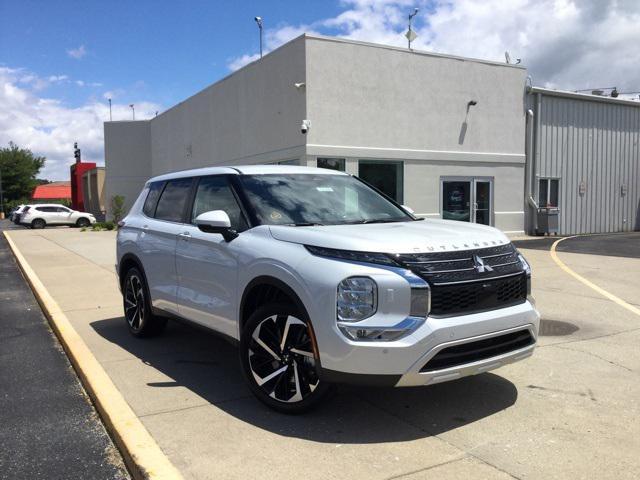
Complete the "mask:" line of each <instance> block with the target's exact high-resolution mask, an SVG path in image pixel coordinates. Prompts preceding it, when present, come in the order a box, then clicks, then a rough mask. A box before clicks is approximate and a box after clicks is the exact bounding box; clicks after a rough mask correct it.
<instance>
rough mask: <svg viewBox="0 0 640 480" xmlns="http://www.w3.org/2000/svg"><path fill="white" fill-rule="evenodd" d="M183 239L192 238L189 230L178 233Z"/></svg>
mask: <svg viewBox="0 0 640 480" xmlns="http://www.w3.org/2000/svg"><path fill="white" fill-rule="evenodd" d="M178 237H180V238H181V239H182V240H189V239H190V238H191V234H190V233H189V232H182V233H179V234H178Z"/></svg>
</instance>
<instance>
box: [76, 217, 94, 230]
mask: <svg viewBox="0 0 640 480" xmlns="http://www.w3.org/2000/svg"><path fill="white" fill-rule="evenodd" d="M89 225H91V222H90V221H89V219H88V218H85V217H80V218H79V219H78V220H77V221H76V227H80V228H84V227H88V226H89Z"/></svg>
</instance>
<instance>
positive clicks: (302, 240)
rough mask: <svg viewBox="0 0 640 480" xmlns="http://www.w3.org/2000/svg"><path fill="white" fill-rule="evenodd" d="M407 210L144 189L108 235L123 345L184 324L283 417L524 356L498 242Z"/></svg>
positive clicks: (377, 195) (245, 189)
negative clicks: (114, 235)
mask: <svg viewBox="0 0 640 480" xmlns="http://www.w3.org/2000/svg"><path fill="white" fill-rule="evenodd" d="M408 210H409V209H408V208H406V207H402V206H400V205H398V204H396V203H395V202H393V201H392V200H391V199H389V198H387V197H386V196H384V195H383V194H382V193H381V192H378V191H377V190H375V189H374V188H372V187H370V186H369V185H367V184H366V183H364V182H363V181H362V180H360V179H358V178H357V177H354V176H351V175H347V174H344V173H341V172H336V171H332V170H324V169H315V168H307V167H289V166H258V165H254V166H244V167H216V168H204V169H199V170H190V171H183V172H178V173H173V174H168V175H162V176H159V177H156V178H152V179H151V180H149V181H148V182H147V184H146V185H145V187H144V190H143V191H142V193H141V194H140V196H139V198H138V199H137V201H136V202H135V204H134V205H133V207H132V208H131V211H130V212H129V214H128V215H127V216H126V218H125V219H124V220H123V221H122V222H120V227H121V228H120V229H119V231H118V240H117V242H118V245H117V259H118V264H117V266H116V268H117V272H118V274H119V278H120V287H121V290H122V294H123V299H124V311H125V318H126V321H127V324H128V327H129V330H130V331H131V333H133V334H134V335H136V336H140V337H141V336H148V335H153V334H157V333H159V332H161V331H162V329H163V328H164V326H165V324H166V319H167V318H168V317H180V318H182V319H186V320H188V321H191V322H195V323H197V324H200V325H203V326H205V327H208V328H210V329H212V330H215V331H217V332H219V333H222V334H224V335H226V336H228V337H230V338H231V339H233V340H235V341H238V342H239V348H240V360H241V365H242V369H243V371H244V374H245V376H246V379H247V381H248V383H249V386H250V387H251V390H252V391H253V392H254V394H255V395H256V396H257V397H258V398H259V399H260V400H262V401H263V402H264V403H266V404H267V405H269V406H271V407H273V408H275V409H277V410H280V411H284V412H298V411H302V410H305V409H307V408H309V407H311V406H312V405H314V404H316V403H317V401H318V400H319V399H320V398H321V397H322V395H323V394H324V393H325V392H326V391H327V389H328V386H329V385H330V384H331V383H336V382H338V383H343V382H347V383H359V384H369V385H386V386H398V387H400V386H410V385H428V384H433V383H437V382H443V381H447V380H453V379H457V378H460V377H463V376H466V375H473V374H477V373H482V372H486V371H488V370H491V369H494V368H497V367H500V366H502V365H505V364H507V363H510V362H514V361H517V360H521V359H523V358H526V357H528V356H529V355H531V354H532V353H533V349H534V346H535V343H536V340H537V335H538V325H539V315H538V312H537V311H536V309H535V308H534V305H533V302H532V300H531V298H530V288H531V286H530V285H531V271H530V268H529V265H528V264H527V262H526V261H525V259H524V258H523V257H522V256H521V255H520V254H519V253H518V251H517V250H516V249H515V247H514V246H513V245H512V244H511V243H510V241H509V240H508V239H507V238H506V237H505V235H504V234H502V233H501V232H500V231H498V230H496V229H494V228H491V227H486V226H481V225H474V224H469V223H463V222H453V221H444V220H423V219H421V218H416V217H414V216H413V215H412V214H411V213H409V211H408Z"/></svg>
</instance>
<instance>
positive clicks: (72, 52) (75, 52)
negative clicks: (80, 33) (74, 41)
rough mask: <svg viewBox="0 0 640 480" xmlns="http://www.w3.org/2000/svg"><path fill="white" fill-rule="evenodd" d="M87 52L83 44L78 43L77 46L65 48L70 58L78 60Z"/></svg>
mask: <svg viewBox="0 0 640 480" xmlns="http://www.w3.org/2000/svg"><path fill="white" fill-rule="evenodd" d="M86 54H87V49H86V48H85V46H84V45H80V46H79V47H78V48H71V49H69V50H67V55H69V56H70V57H71V58H75V59H76V60H80V59H81V58H82V57H84V56H85V55H86Z"/></svg>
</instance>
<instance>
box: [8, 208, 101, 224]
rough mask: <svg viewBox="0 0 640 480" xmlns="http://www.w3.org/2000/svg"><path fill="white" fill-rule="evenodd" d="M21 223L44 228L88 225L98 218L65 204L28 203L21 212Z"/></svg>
mask: <svg viewBox="0 0 640 480" xmlns="http://www.w3.org/2000/svg"><path fill="white" fill-rule="evenodd" d="M20 223H21V224H23V225H28V226H30V227H31V228H44V227H46V226H47V225H69V226H72V227H88V226H89V225H91V224H93V223H96V218H95V217H94V216H93V215H92V214H90V213H85V212H78V211H77V210H72V209H70V208H67V207H65V206H64V205H58V204H56V203H46V204H38V205H26V206H25V207H24V208H23V210H22V212H21V213H20Z"/></svg>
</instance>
